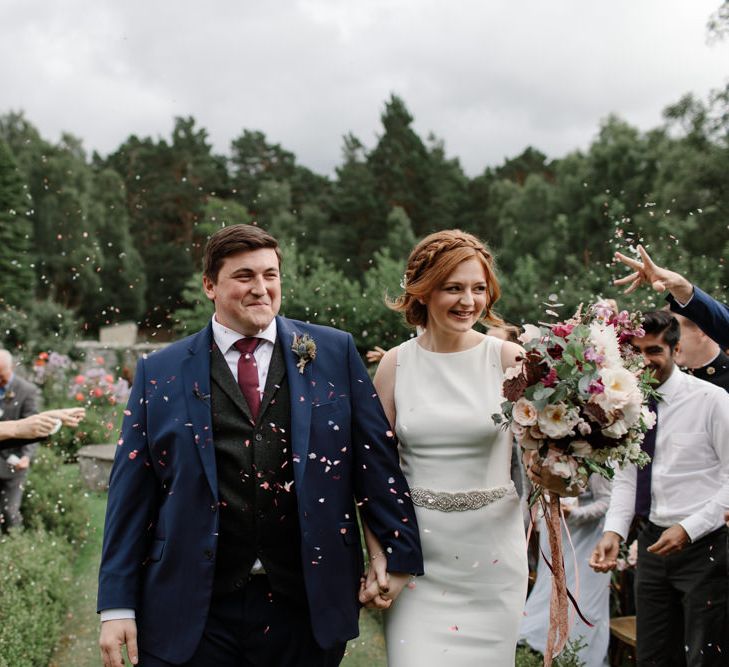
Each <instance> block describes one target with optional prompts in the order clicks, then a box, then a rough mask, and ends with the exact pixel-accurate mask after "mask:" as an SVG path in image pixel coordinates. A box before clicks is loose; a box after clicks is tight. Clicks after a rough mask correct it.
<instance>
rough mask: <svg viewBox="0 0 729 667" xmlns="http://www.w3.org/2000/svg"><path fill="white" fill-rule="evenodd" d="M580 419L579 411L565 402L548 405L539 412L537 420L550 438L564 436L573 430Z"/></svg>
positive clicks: (543, 431)
mask: <svg viewBox="0 0 729 667" xmlns="http://www.w3.org/2000/svg"><path fill="white" fill-rule="evenodd" d="M578 419H579V413H578V411H577V410H575V409H574V408H572V409H569V408H568V407H567V405H566V404H565V403H556V404H554V405H547V406H546V407H545V408H544V410H542V411H541V412H540V413H539V416H538V417H537V422H538V424H539V428H540V430H541V431H542V433H544V434H545V435H546V436H547V437H549V438H555V439H559V438H564V437H565V436H566V435H569V434H570V433H571V432H572V429H573V428H574V426H575V424H576V423H577V421H578Z"/></svg>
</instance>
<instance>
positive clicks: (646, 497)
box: [635, 396, 658, 519]
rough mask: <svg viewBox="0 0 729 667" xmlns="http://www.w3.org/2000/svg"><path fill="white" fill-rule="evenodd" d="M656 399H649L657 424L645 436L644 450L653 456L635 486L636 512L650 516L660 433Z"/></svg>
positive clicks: (643, 515) (641, 470) (639, 475)
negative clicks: (655, 457)
mask: <svg viewBox="0 0 729 667" xmlns="http://www.w3.org/2000/svg"><path fill="white" fill-rule="evenodd" d="M656 406H657V403H656V399H655V398H653V397H652V396H651V397H650V398H649V399H648V407H649V408H650V410H651V412H655V413H656V425H655V426H654V427H653V428H652V429H651V430H650V431H648V432H647V433H646V434H645V437H644V438H643V445H642V449H643V451H644V452H645V453H646V454H648V456H650V457H651V461H650V463H649V464H648V465H646V466H644V467H643V468H640V469H639V470H638V476H637V478H636V486H635V514H636V516H641V517H644V518H646V519H647V518H648V517H649V516H650V513H651V472H652V470H653V457H654V456H655V454H656V434H657V433H658V410H657V407H656Z"/></svg>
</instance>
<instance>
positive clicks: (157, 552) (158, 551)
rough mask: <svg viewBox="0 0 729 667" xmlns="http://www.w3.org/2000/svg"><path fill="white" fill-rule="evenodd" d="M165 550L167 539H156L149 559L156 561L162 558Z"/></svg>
mask: <svg viewBox="0 0 729 667" xmlns="http://www.w3.org/2000/svg"><path fill="white" fill-rule="evenodd" d="M164 550H165V540H154V541H153V542H152V548H151V549H150V551H149V560H151V561H153V562H156V561H158V560H160V559H161V558H162V552H163V551H164Z"/></svg>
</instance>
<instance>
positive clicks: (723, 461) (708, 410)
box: [605, 367, 729, 541]
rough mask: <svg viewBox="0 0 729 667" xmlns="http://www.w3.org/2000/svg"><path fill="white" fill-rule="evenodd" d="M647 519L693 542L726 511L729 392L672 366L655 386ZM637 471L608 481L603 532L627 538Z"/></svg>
mask: <svg viewBox="0 0 729 667" xmlns="http://www.w3.org/2000/svg"><path fill="white" fill-rule="evenodd" d="M658 392H659V393H660V395H661V396H662V400H661V401H659V402H658V407H657V414H658V426H657V428H658V431H657V433H656V451H655V455H654V457H653V467H652V471H651V511H650V516H649V520H650V521H651V523H654V524H656V525H657V526H662V527H664V528H668V527H669V526H672V525H673V524H675V523H679V524H681V526H683V528H684V530H685V531H686V533H687V534H688V536H689V537H690V538H691V541H696V540H698V539H699V538H701V537H703V536H704V535H706V534H708V533H710V532H712V531H713V530H716V529H717V528H720V527H721V526H723V525H724V510H726V509H729V394H728V393H727V392H726V391H725V390H724V389H722V388H721V387H717V386H715V385H713V384H710V383H708V382H705V381H704V380H699V379H698V378H696V377H694V376H692V375H688V374H687V373H683V372H682V371H680V370H679V369H678V367H675V368H674V369H673V373H671V376H670V377H669V378H668V380H666V381H665V382H664V383H663V384H662V385H661V386H660V387H658ZM636 472H637V469H636V467H635V466H634V465H628V466H626V467H625V468H623V469H621V470H618V471H617V472H616V474H615V479H614V480H613V495H612V499H611V501H610V509H609V510H608V513H607V517H606V519H605V531H608V530H611V531H613V532H615V533H618V535H620V536H621V537H622V538H623V539H626V538H627V535H628V530H629V529H630V523H631V521H632V520H633V515H634V512H635V491H636V478H637V474H636Z"/></svg>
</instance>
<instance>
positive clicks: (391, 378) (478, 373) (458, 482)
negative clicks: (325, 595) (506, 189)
mask: <svg viewBox="0 0 729 667" xmlns="http://www.w3.org/2000/svg"><path fill="white" fill-rule="evenodd" d="M499 294H500V289H499V284H498V281H497V278H496V275H495V273H494V266H493V258H492V256H491V254H490V252H489V250H488V249H487V248H486V247H485V246H484V244H483V243H481V242H480V241H479V240H478V239H477V238H475V237H474V236H472V235H470V234H467V233H464V232H462V231H460V230H446V231H441V232H437V233H435V234H431V235H430V236H428V237H426V238H425V239H423V240H422V241H421V242H420V243H419V244H418V245H417V246H416V247H415V248H414V250H413V251H412V253H411V254H410V257H409V259H408V263H407V269H406V272H405V280H404V292H403V293H402V294H401V295H400V296H399V297H398V298H397V299H395V301H394V302H393V303H391V304H389V305H390V307H392V308H393V309H395V310H397V311H400V312H401V313H403V315H404V316H405V319H406V320H407V322H408V324H410V325H411V326H413V327H416V326H420V327H424V328H425V331H424V333H423V334H422V335H421V336H418V337H417V338H411V339H410V340H408V341H406V342H404V343H402V344H401V345H399V346H398V347H396V348H394V349H392V350H390V351H389V352H387V353H386V354H385V356H384V357H383V359H382V361H381V362H380V366H379V367H378V369H377V374H376V376H375V386H376V388H377V391H378V393H379V396H380V400H381V401H382V404H383V406H384V408H385V412H386V413H387V416H388V418H389V420H390V423H391V424H392V425H393V428H394V430H395V431H396V433H397V437H398V440H399V442H400V456H401V462H402V469H403V472H404V473H405V476H406V477H407V479H408V482H409V485H410V488H411V496H412V500H413V502H414V504H415V505H416V507H415V509H416V514H417V519H418V526H419V528H420V539H421V542H422V546H423V556H424V559H425V576H423V577H420V578H418V579H417V580H416V581H414V582H412V583H411V584H410V585H409V586H408V587H407V588H405V589H404V590H403V591H402V593H400V592H399V590H398V591H394V590H391V587H390V584H391V583H395V582H388V580H387V575H386V574H385V572H386V560H387V554H386V553H383V552H382V550H381V548H380V545H379V544H378V543H377V540H376V539H375V538H374V536H373V535H372V533H370V532H369V531H368V530H365V536H366V541H367V547H368V550H369V553H370V568H369V571H368V574H367V578H366V580H365V581H363V584H362V588H361V591H360V600H361V601H362V602H363V603H366V604H368V605H370V606H377V607H380V608H386V607H388V606H389V605H390V601H391V599H393V598H394V597H396V596H397V595H398V593H400V595H399V599H398V601H397V603H396V604H394V605H393V606H392V607H391V608H390V609H388V610H387V611H386V612H385V636H386V642H387V657H388V664H389V665H390V667H411V666H412V667H415V666H417V667H421V666H423V665H441V664H449V665H454V666H457V667H466V666H469V665H474V666H476V665H478V666H479V667H482V666H483V665H513V664H514V653H515V647H516V642H517V638H518V634H519V625H520V621H521V617H522V610H523V608H524V600H525V598H526V591H527V558H526V541H525V535H524V525H523V521H522V514H521V509H520V506H519V498H518V496H517V494H516V491H515V489H514V486H513V483H512V482H511V480H510V475H509V470H510V458H511V437H510V435H509V434H508V433H507V432H505V431H502V430H500V429H499V428H497V427H496V426H495V425H494V423H493V421H492V419H491V415H492V414H493V413H496V412H500V411H501V410H500V404H501V402H502V400H503V398H502V396H501V385H502V382H503V377H504V371H505V369H507V368H509V367H511V366H514V365H515V364H516V363H517V358H518V356H519V354H520V352H521V348H520V347H519V346H518V345H516V344H514V343H510V342H508V341H502V340H499V339H497V338H495V337H491V336H486V335H484V334H482V333H480V332H478V331H475V330H474V329H473V327H474V325H475V324H476V323H477V322H479V321H481V322H483V323H486V324H491V323H498V322H499V319H498V317H497V316H496V315H494V314H493V313H492V307H493V305H494V303H495V302H496V300H497V299H498V297H499Z"/></svg>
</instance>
